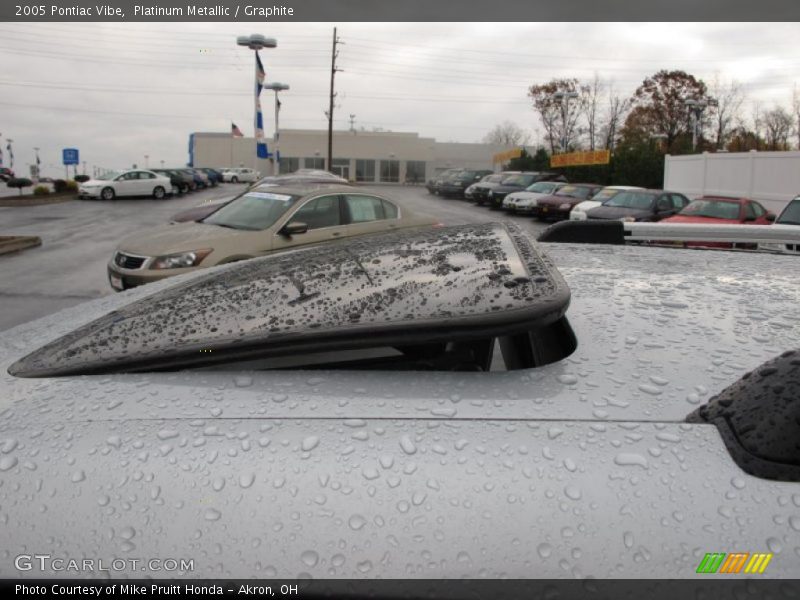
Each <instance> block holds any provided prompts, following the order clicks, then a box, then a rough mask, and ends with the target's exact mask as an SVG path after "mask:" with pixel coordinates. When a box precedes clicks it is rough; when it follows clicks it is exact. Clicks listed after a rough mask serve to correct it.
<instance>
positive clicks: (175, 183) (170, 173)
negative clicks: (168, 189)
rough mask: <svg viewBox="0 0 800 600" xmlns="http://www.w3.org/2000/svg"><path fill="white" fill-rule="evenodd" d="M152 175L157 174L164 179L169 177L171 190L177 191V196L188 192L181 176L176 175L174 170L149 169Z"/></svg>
mask: <svg viewBox="0 0 800 600" xmlns="http://www.w3.org/2000/svg"><path fill="white" fill-rule="evenodd" d="M150 170H151V171H153V173H158V174H159V175H164V176H165V177H169V180H170V182H171V183H172V189H173V190H175V191H177V192H178V193H179V194H183V193H185V192H188V191H189V190H188V185H187V184H186V182H185V180H184V178H183V176H182V175H181V174H180V173H178V172H177V171H176V170H174V169H150Z"/></svg>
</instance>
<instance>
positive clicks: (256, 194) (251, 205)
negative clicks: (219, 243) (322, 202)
mask: <svg viewBox="0 0 800 600" xmlns="http://www.w3.org/2000/svg"><path fill="white" fill-rule="evenodd" d="M298 198H300V196H292V195H289V194H274V193H272V192H264V191H259V190H251V191H248V192H246V193H245V194H243V195H241V196H239V197H238V198H236V199H235V200H231V201H230V202H229V203H228V204H226V205H225V206H223V207H222V208H220V209H219V210H218V211H216V212H214V213H212V214H211V215H209V216H208V217H206V218H205V219H203V223H207V224H210V225H219V226H220V227H230V228H231V229H250V230H253V231H256V230H262V229H267V228H268V227H272V225H274V224H275V221H277V220H278V219H280V218H281V215H283V214H284V213H285V212H286V211H287V210H288V209H289V208H290V207H291V206H292V205H293V204H294V203H295V202H296V201H297V199H298Z"/></svg>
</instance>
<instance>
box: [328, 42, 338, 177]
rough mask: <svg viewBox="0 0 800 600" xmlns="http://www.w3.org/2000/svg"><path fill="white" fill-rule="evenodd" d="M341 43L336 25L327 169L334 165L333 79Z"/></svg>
mask: <svg viewBox="0 0 800 600" xmlns="http://www.w3.org/2000/svg"><path fill="white" fill-rule="evenodd" d="M338 44H341V42H340V41H339V38H338V37H336V27H334V28H333V49H332V51H331V93H330V98H329V107H328V164H327V167H326V168H327V170H328V171H330V170H331V166H332V165H333V99H334V97H335V96H336V94H335V93H334V91H333V79H334V77H335V76H336V71H339V70H341V69H337V68H336V57H337V56H339V51H338V50H337V49H336V46H337V45H338Z"/></svg>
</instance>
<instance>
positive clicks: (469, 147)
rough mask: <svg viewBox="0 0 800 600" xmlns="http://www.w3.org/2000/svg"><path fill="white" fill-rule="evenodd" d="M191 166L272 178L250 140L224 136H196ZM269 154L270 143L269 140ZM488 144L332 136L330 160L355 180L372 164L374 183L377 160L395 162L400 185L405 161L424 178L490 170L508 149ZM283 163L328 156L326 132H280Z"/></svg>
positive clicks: (398, 135)
mask: <svg viewBox="0 0 800 600" xmlns="http://www.w3.org/2000/svg"><path fill="white" fill-rule="evenodd" d="M193 135H194V138H193V139H194V145H193V147H194V164H195V166H198V167H228V166H236V167H238V166H246V167H252V166H254V165H255V166H256V168H257V169H258V170H259V171H261V173H262V174H263V175H268V174H272V163H271V161H269V160H259V161H257V162H256V161H255V160H254V156H255V142H254V140H253V138H246V137H244V138H234V137H232V136H231V135H230V134H228V133H195V134H193ZM267 141H268V145H269V149H270V152H272V151H274V142H273V140H267ZM508 149H509V147H507V146H496V145H492V144H462V143H452V142H447V143H442V142H437V141H436V140H435V139H433V138H426V137H420V136H419V135H418V134H416V133H404V132H365V131H356V132H352V131H335V132H334V134H333V159H334V166H336V160H337V159H349V174H348V175H349V178H350V179H355V174H356V161H357V160H367V161H375V163H374V164H375V166H374V169H375V181H376V182H379V181H380V167H381V161H397V162H398V171H399V173H398V182H400V183H402V182H404V181H406V176H407V172H406V167H407V163H408V161H422V162H424V163H425V179H426V180H427V179H430V178H432V177H433V176H434V175H435V174H436V173H439V172H441V171H442V170H444V169H448V168H451V167H466V168H474V169H492V168H494V165H493V164H492V156H493V155H494V154H497V153H498V152H503V151H506V150H508ZM280 153H281V158H282V159H284V160H285V159H299V163H298V167H299V168H303V167H306V166H308V165H310V164H311V163H312V162H315V161H317V160H318V159H323V160H325V159H326V158H327V154H328V133H327V131H323V130H303V129H284V130H281V136H280Z"/></svg>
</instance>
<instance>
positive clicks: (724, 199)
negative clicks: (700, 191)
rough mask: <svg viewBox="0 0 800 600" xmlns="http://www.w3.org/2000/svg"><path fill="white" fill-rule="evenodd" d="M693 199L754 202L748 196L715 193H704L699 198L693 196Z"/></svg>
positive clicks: (741, 202) (742, 202) (739, 202)
mask: <svg viewBox="0 0 800 600" xmlns="http://www.w3.org/2000/svg"><path fill="white" fill-rule="evenodd" d="M695 200H719V201H720V202H734V203H738V204H746V203H748V202H754V200H751V199H750V198H738V197H736V196H716V195H706V196H700V197H699V198H695Z"/></svg>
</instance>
